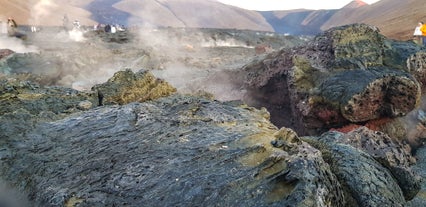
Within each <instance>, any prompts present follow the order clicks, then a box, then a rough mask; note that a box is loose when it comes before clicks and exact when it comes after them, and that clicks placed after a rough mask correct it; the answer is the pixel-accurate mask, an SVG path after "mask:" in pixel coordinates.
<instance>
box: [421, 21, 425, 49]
mask: <svg viewBox="0 0 426 207" xmlns="http://www.w3.org/2000/svg"><path fill="white" fill-rule="evenodd" d="M420 23H421V24H422V26H421V27H420V31H422V39H423V46H426V24H425V23H423V22H420Z"/></svg>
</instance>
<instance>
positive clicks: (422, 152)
mask: <svg viewBox="0 0 426 207" xmlns="http://www.w3.org/2000/svg"><path fill="white" fill-rule="evenodd" d="M415 157H416V158H417V163H416V165H415V166H413V170H414V172H416V173H417V174H418V175H419V176H420V177H421V178H422V180H421V189H420V191H419V193H418V194H417V195H416V197H415V198H414V199H413V200H411V201H410V202H409V203H408V205H407V206H410V207H417V206H425V205H426V179H425V178H426V147H424V146H423V147H421V148H419V149H418V150H417V151H416V153H415Z"/></svg>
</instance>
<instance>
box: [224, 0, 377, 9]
mask: <svg viewBox="0 0 426 207" xmlns="http://www.w3.org/2000/svg"><path fill="white" fill-rule="evenodd" d="M218 1H220V2H222V3H225V4H230V5H233V6H238V7H241V8H244V9H249V10H258V11H266V10H290V9H302V8H303V9H340V8H342V7H343V6H345V5H346V4H348V3H349V2H351V1H352V0H218ZM363 1H364V2H365V3H368V4H373V3H375V2H378V1H379V0H363Z"/></svg>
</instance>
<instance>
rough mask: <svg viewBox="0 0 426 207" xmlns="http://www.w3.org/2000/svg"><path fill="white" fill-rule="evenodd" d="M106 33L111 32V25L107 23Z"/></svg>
mask: <svg viewBox="0 0 426 207" xmlns="http://www.w3.org/2000/svg"><path fill="white" fill-rule="evenodd" d="M104 30H105V32H106V33H110V32H111V25H109V24H107V25H106V26H105V28H104Z"/></svg>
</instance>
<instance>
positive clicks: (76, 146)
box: [0, 96, 345, 206]
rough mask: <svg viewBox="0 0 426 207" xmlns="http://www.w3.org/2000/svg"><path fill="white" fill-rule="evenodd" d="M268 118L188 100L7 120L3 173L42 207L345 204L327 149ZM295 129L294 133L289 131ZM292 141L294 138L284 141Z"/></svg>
mask: <svg viewBox="0 0 426 207" xmlns="http://www.w3.org/2000/svg"><path fill="white" fill-rule="evenodd" d="M268 117H269V113H268V112H267V111H265V110H256V109H254V108H249V107H245V106H236V105H234V104H224V103H220V102H216V101H210V100H205V99H200V98H196V97H188V96H170V97H167V98H162V99H159V100H157V101H153V102H145V103H132V104H127V105H123V106H103V107H98V108H94V109H91V110H89V111H85V112H80V113H74V114H72V115H70V116H68V117H65V118H63V119H58V120H56V121H52V120H50V121H48V122H45V121H40V119H38V118H37V117H36V116H34V115H31V114H30V113H29V112H26V111H23V110H22V111H16V112H14V113H8V114H5V115H3V116H2V117H0V121H1V122H5V121H9V122H14V123H15V125H16V126H22V127H15V128H10V129H9V130H1V131H0V137H2V138H1V139H0V156H1V157H0V167H1V168H0V177H1V178H2V179H3V180H4V182H5V183H6V184H8V185H9V186H12V187H13V188H14V189H16V190H17V191H19V192H26V193H27V198H28V199H29V202H30V203H32V204H33V205H34V206H330V205H331V206H345V205H344V202H345V200H344V197H343V194H342V192H341V190H340V185H339V184H338V183H339V182H338V181H337V180H336V177H335V176H334V175H333V173H331V171H330V168H329V166H328V164H327V163H325V162H324V160H323V159H322V156H321V152H319V151H318V150H317V149H315V148H313V147H311V146H310V145H308V144H307V143H305V142H295V143H292V144H291V145H287V147H286V148H285V149H284V148H276V147H274V146H273V145H272V144H271V141H274V140H275V139H277V138H279V139H280V140H283V139H291V138H294V137H295V136H296V135H295V133H294V132H293V133H291V130H287V129H281V130H278V129H277V128H276V127H275V126H273V125H272V124H271V123H270V122H269V121H268ZM286 131H289V133H284V132H286ZM286 137H289V138H286Z"/></svg>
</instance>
